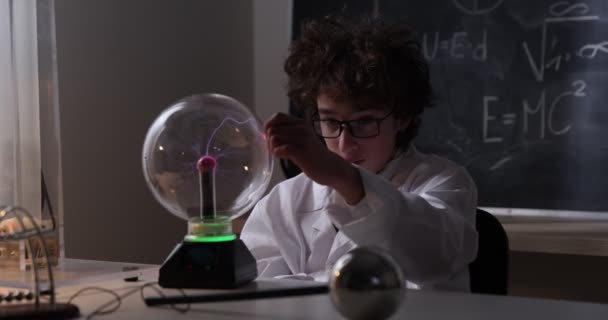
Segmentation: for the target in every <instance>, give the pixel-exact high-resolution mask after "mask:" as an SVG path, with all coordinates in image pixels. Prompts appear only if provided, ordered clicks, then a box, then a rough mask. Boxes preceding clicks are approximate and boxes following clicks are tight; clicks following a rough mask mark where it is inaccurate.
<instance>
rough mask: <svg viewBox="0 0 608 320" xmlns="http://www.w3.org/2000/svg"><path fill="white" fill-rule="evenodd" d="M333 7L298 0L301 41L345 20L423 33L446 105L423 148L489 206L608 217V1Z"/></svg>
mask: <svg viewBox="0 0 608 320" xmlns="http://www.w3.org/2000/svg"><path fill="white" fill-rule="evenodd" d="M324 3H326V1H321V0H319V1H310V0H295V1H294V19H293V23H294V28H296V29H295V31H296V32H295V34H294V37H297V27H295V26H297V25H299V23H300V22H301V20H302V19H304V18H306V16H307V15H308V14H309V13H315V14H316V15H318V14H321V13H337V12H341V11H342V12H347V13H362V14H371V15H374V14H380V15H383V16H385V17H387V18H391V19H393V20H403V21H404V22H407V23H408V24H409V25H411V26H412V27H413V28H414V29H415V30H416V31H417V34H418V36H419V40H420V42H421V44H422V50H423V53H424V55H425V57H426V58H427V60H428V61H429V64H430V69H431V78H432V83H433V90H434V102H435V107H434V108H432V109H429V110H427V112H426V114H425V116H424V118H423V125H422V128H421V130H420V132H419V136H418V138H417V139H416V141H415V144H416V146H417V148H418V149H420V150H421V151H423V152H427V153H435V154H439V155H441V156H444V157H447V158H449V159H451V160H453V161H455V162H457V163H460V164H462V165H464V166H465V167H466V168H467V169H468V170H469V172H470V173H471V174H472V176H473V178H474V180H475V182H476V184H477V186H478V190H479V205H480V206H489V207H504V208H532V209H551V210H575V211H603V212H608V105H607V104H608V1H605V0H588V1H564V0H534V1H530V0H424V1H420V0H384V1H383V0H377V1H355V3H356V5H355V6H353V5H352V3H351V2H350V1H338V2H337V3H336V2H332V7H331V8H328V7H327V4H324ZM311 8H316V10H314V9H311ZM303 13H304V14H303Z"/></svg>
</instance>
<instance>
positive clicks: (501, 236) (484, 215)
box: [469, 209, 509, 295]
mask: <svg viewBox="0 0 608 320" xmlns="http://www.w3.org/2000/svg"><path fill="white" fill-rule="evenodd" d="M475 227H476V228H477V233H478V234H479V249H478V251H477V257H476V258H475V260H474V261H473V262H471V264H469V275H470V278H471V292H474V293H489V294H498V295H506V294H507V286H508V281H509V239H508V238H507V233H506V232H505V229H504V228H503V227H502V224H500V221H498V219H496V217H494V216H493V215H492V214H490V213H489V212H487V211H484V210H482V209H477V221H476V224H475Z"/></svg>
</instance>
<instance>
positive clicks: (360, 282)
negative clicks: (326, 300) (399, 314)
mask: <svg viewBox="0 0 608 320" xmlns="http://www.w3.org/2000/svg"><path fill="white" fill-rule="evenodd" d="M329 288H330V297H331V300H332V302H333V304H334V306H335V307H336V309H338V311H339V312H340V313H341V314H342V315H343V316H345V317H346V318H348V319H357V320H358V319H386V318H388V317H390V316H391V315H392V314H393V313H394V312H395V311H396V310H397V309H398V307H399V305H400V304H401V301H402V300H403V299H404V296H405V292H406V291H405V280H404V278H403V273H402V271H401V268H400V267H399V265H398V264H397V263H396V261H395V260H394V259H393V258H392V257H391V256H389V255H388V253H386V252H385V251H383V250H382V249H379V248H369V247H360V248H356V249H354V250H352V251H350V252H348V253H347V254H345V255H344V256H342V257H341V258H340V259H338V261H337V262H336V264H335V265H334V267H333V268H332V270H331V274H330V280H329Z"/></svg>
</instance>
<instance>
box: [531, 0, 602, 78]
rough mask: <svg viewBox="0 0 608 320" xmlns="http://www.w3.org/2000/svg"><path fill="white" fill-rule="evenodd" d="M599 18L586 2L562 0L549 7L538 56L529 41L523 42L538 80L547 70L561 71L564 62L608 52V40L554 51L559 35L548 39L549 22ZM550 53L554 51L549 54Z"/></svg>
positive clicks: (588, 20)
mask: <svg viewBox="0 0 608 320" xmlns="http://www.w3.org/2000/svg"><path fill="white" fill-rule="evenodd" d="M597 20H599V16H597V15H589V6H588V5H587V4H585V3H580V2H579V3H570V2H568V1H560V2H557V3H554V4H552V5H551V6H550V7H549V17H547V18H545V20H544V21H543V24H542V31H541V46H540V53H539V54H538V57H537V58H535V57H534V54H533V53H532V50H531V49H530V46H529V45H528V43H527V42H525V41H524V42H523V43H522V47H523V50H524V52H525V54H526V57H527V58H528V62H529V64H530V68H531V70H532V72H533V74H534V77H535V78H536V81H539V82H542V81H543V80H544V76H545V71H546V70H548V69H553V71H559V69H560V67H561V65H562V63H567V62H568V61H571V60H572V59H574V58H586V59H593V58H595V57H596V56H597V54H598V53H600V52H603V53H608V41H600V42H598V43H589V44H585V45H583V46H581V47H579V48H578V49H575V50H574V51H572V52H557V53H552V52H551V51H552V49H554V48H555V47H556V45H557V43H558V41H559V40H558V39H557V37H555V36H553V37H551V41H550V43H548V42H549V41H548V39H547V28H548V25H549V24H556V23H590V22H593V21H597ZM549 53H552V54H551V55H549Z"/></svg>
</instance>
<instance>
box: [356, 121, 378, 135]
mask: <svg viewBox="0 0 608 320" xmlns="http://www.w3.org/2000/svg"><path fill="white" fill-rule="evenodd" d="M349 126H350V129H351V134H352V135H353V137H356V138H369V137H373V136H375V135H377V134H378V121H376V120H356V121H351V122H350V124H349Z"/></svg>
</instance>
